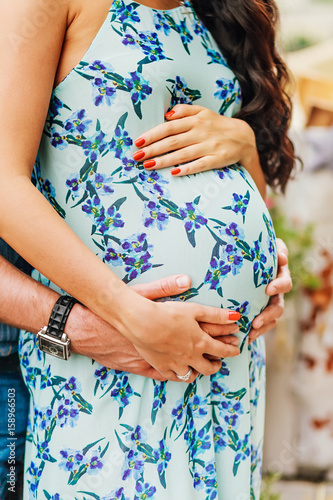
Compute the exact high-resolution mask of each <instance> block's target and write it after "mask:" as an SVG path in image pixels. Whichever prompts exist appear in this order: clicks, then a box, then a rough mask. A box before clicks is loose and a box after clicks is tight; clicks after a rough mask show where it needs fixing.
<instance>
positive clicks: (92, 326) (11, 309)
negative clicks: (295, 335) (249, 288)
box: [0, 239, 292, 383]
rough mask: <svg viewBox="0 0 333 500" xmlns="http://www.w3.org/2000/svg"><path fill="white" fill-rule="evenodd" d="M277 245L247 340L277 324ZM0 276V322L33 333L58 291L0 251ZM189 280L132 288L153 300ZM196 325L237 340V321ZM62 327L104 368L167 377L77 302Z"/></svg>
mask: <svg viewBox="0 0 333 500" xmlns="http://www.w3.org/2000/svg"><path fill="white" fill-rule="evenodd" d="M277 248H278V260H279V270H278V276H277V278H276V279H275V280H273V281H272V282H271V283H270V284H269V285H267V288H266V293H267V294H268V295H270V296H272V299H271V302H270V305H269V306H268V307H266V309H264V311H263V312H262V313H261V314H259V315H258V316H257V317H256V318H255V320H254V321H253V323H252V330H251V332H250V335H249V342H252V341H253V340H255V339H256V338H258V337H259V336H260V335H262V334H264V333H265V332H266V331H267V330H269V329H271V328H272V327H273V326H275V323H276V319H277V318H279V317H280V316H281V315H282V313H283V307H284V306H283V294H284V293H287V292H288V291H290V289H291V287H292V282H291V278H290V272H289V268H288V250H287V247H286V245H285V244H284V242H283V241H282V240H280V239H278V240H277ZM0 276H1V280H0V322H3V323H8V324H11V325H13V326H15V327H17V328H21V329H24V330H27V331H31V332H33V333H35V334H36V333H37V332H38V331H39V329H40V328H41V327H42V326H44V325H46V324H47V323H48V319H49V317H50V314H51V310H52V308H53V306H54V304H55V302H56V300H57V299H58V297H59V294H58V293H57V292H55V291H54V290H52V289H51V288H49V287H46V286H44V285H42V284H41V283H39V282H37V281H35V280H34V279H32V278H30V277H29V276H27V275H26V274H24V273H22V272H21V271H19V270H18V269H17V268H16V267H14V266H12V265H11V264H9V262H7V261H6V260H5V259H4V258H3V257H1V256H0ZM190 286H191V280H190V278H189V277H188V276H186V275H181V276H168V277H167V278H164V279H161V280H158V281H155V282H151V283H148V284H146V285H136V286H134V287H133V289H135V291H136V292H137V293H140V294H141V295H143V296H144V297H146V298H147V299H151V300H153V299H156V298H160V297H166V296H170V295H176V294H178V293H182V292H184V291H185V290H188V289H189V288H190ZM200 326H201V328H203V329H204V330H205V331H206V332H207V333H209V334H210V335H214V336H215V337H216V338H219V339H220V340H221V341H223V342H227V343H231V344H233V345H237V339H236V337H234V335H233V334H235V333H237V332H238V327H237V326H236V325H210V324H207V323H201V324H200ZM66 332H67V333H68V335H69V337H70V339H71V344H72V345H71V349H72V351H73V352H76V353H78V354H81V355H83V356H88V357H90V358H93V359H95V360H96V361H97V362H99V363H100V364H102V365H104V366H107V367H108V368H113V369H116V370H121V371H128V372H130V373H135V374H137V375H142V376H145V377H151V378H155V379H158V380H165V379H164V378H163V377H161V375H160V374H159V373H158V372H157V371H156V370H155V369H154V368H153V367H152V366H151V365H150V364H149V363H147V362H146V361H145V360H144V359H143V358H142V357H141V356H140V355H139V354H138V352H137V350H136V349H135V348H134V346H133V344H131V343H130V342H129V341H128V340H127V339H125V337H124V336H123V335H121V334H120V333H119V332H118V331H117V330H115V329H114V328H112V327H111V326H110V325H109V324H108V323H106V322H105V321H103V320H102V319H100V318H99V317H98V316H96V315H95V314H94V313H92V312H91V311H90V310H89V309H87V308H86V307H83V306H81V305H80V304H76V305H75V306H74V308H73V309H72V311H71V313H70V315H69V318H68V320H67V323H66ZM195 376H196V374H193V376H192V377H191V379H190V381H189V383H190V382H191V381H193V380H192V379H194V377H195Z"/></svg>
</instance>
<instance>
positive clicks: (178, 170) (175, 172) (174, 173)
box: [171, 168, 181, 175]
mask: <svg viewBox="0 0 333 500" xmlns="http://www.w3.org/2000/svg"><path fill="white" fill-rule="evenodd" d="M179 172H181V170H180V168H174V169H173V170H171V175H177V174H179Z"/></svg>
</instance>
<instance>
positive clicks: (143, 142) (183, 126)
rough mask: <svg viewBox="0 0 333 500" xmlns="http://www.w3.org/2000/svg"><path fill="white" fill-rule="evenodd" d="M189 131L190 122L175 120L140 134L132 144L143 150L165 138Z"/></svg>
mask: <svg viewBox="0 0 333 500" xmlns="http://www.w3.org/2000/svg"><path fill="white" fill-rule="evenodd" d="M190 129H191V122H190V121H189V120H175V121H174V122H164V123H161V124H160V125H157V126H156V127H154V128H152V129H150V130H148V131H147V132H145V133H144V134H142V135H141V136H140V137H138V138H137V139H136V140H135V141H134V144H135V145H136V147H137V148H140V149H141V148H142V149H144V148H147V147H148V146H149V145H151V144H154V143H155V142H157V141H161V140H162V139H165V138H166V137H172V136H174V135H178V134H183V133H185V132H187V131H188V130H190Z"/></svg>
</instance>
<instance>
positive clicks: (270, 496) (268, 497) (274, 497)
mask: <svg viewBox="0 0 333 500" xmlns="http://www.w3.org/2000/svg"><path fill="white" fill-rule="evenodd" d="M279 479H280V476H279V475H278V474H273V473H272V472H271V473H269V474H267V476H266V477H265V478H264V479H263V482H262V488H261V494H260V500H280V498H281V493H272V487H273V486H274V484H275V483H276V482H277V481H278V480H279Z"/></svg>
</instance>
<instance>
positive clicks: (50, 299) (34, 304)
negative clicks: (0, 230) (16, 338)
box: [0, 256, 59, 333]
mask: <svg viewBox="0 0 333 500" xmlns="http://www.w3.org/2000/svg"><path fill="white" fill-rule="evenodd" d="M58 297H59V294H58V293H57V292H55V291H54V290H52V289H51V288H48V287H46V286H44V285H42V284H41V283H38V282H37V281H36V280H34V279H32V278H30V276H27V275H26V274H24V273H22V272H21V271H19V270H18V269H17V268H16V267H14V266H12V265H11V264H10V263H9V262H7V260H6V259H4V258H3V257H1V256H0V322H1V323H7V324H9V325H12V326H15V327H16V328H22V329H25V330H28V331H30V332H33V333H37V332H38V331H39V330H40V328H42V327H43V326H44V325H47V323H48V320H49V317H50V314H51V311H52V308H53V306H54V304H55V302H56V300H57V298H58Z"/></svg>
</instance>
